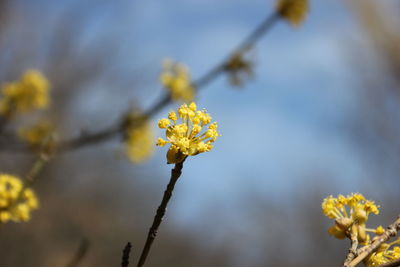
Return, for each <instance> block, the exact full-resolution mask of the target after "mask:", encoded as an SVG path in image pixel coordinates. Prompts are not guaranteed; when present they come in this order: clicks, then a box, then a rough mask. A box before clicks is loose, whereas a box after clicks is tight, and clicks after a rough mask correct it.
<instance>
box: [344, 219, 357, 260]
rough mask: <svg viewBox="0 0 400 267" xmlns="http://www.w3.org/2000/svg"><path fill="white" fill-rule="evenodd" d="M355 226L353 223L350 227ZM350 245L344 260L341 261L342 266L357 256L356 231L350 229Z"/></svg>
mask: <svg viewBox="0 0 400 267" xmlns="http://www.w3.org/2000/svg"><path fill="white" fill-rule="evenodd" d="M354 227H355V226H354V225H353V226H352V228H354ZM350 237H351V238H350V240H351V246H350V249H349V252H348V253H347V256H346V260H345V261H344V263H343V266H347V265H348V264H349V263H350V262H351V261H352V260H353V259H354V258H355V257H356V256H357V247H358V238H357V234H356V231H353V230H352V231H351V235H350Z"/></svg>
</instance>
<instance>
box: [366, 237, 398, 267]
mask: <svg viewBox="0 0 400 267" xmlns="http://www.w3.org/2000/svg"><path fill="white" fill-rule="evenodd" d="M394 245H400V238H399V239H397V240H396V241H394V242H392V243H389V244H386V243H384V244H382V245H381V246H380V247H379V248H378V250H377V251H375V252H374V253H372V254H371V255H370V256H369V257H368V258H367V259H366V261H365V265H366V266H367V267H374V266H379V265H381V264H385V263H388V262H391V261H394V260H397V259H400V247H399V246H396V247H394V248H393V249H390V247H391V246H394Z"/></svg>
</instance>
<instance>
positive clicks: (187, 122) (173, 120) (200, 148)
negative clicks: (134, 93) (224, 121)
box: [157, 102, 220, 163]
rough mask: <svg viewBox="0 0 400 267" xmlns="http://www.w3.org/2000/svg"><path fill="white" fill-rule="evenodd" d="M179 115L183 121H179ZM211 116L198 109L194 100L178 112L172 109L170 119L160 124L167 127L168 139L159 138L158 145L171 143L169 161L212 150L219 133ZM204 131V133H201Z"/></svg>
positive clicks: (176, 161)
mask: <svg viewBox="0 0 400 267" xmlns="http://www.w3.org/2000/svg"><path fill="white" fill-rule="evenodd" d="M178 117H179V118H180V120H181V122H182V123H178V122H177V121H178ZM210 123H211V116H210V115H209V114H208V113H207V112H206V111H205V110H197V106H196V104H195V103H194V102H192V103H191V104H190V105H189V106H188V105H187V104H183V105H182V106H180V107H179V108H178V114H176V113H175V112H174V111H171V112H170V113H169V114H168V119H161V120H160V121H159V122H158V126H159V127H160V128H161V129H166V136H167V140H164V139H163V138H158V141H157V145H158V146H165V145H166V144H171V146H170V148H169V150H168V153H167V163H179V162H181V161H183V160H184V159H185V158H186V157H187V156H194V155H197V154H199V153H203V152H206V151H210V150H211V149H212V148H213V145H212V143H213V142H214V141H215V140H216V139H217V137H218V136H220V135H219V133H218V130H217V127H218V126H217V123H216V122H214V123H211V124H210ZM201 132H202V133H201Z"/></svg>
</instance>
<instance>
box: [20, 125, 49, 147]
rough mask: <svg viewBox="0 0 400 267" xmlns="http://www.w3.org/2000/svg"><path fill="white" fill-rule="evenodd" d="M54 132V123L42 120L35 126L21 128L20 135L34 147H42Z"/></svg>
mask: <svg viewBox="0 0 400 267" xmlns="http://www.w3.org/2000/svg"><path fill="white" fill-rule="evenodd" d="M54 132H55V127H54V125H53V124H52V123H51V122H49V121H46V120H42V121H39V122H38V123H36V124H34V125H33V126H30V127H26V128H21V129H19V131H18V136H19V138H21V139H22V140H23V141H25V142H27V143H28V144H29V145H31V146H33V147H40V146H41V145H43V143H44V142H46V139H48V138H49V136H50V135H51V134H52V133H54Z"/></svg>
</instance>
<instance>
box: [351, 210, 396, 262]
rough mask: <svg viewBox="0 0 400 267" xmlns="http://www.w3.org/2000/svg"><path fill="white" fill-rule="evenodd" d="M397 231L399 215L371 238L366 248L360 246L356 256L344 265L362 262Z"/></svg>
mask: <svg viewBox="0 0 400 267" xmlns="http://www.w3.org/2000/svg"><path fill="white" fill-rule="evenodd" d="M398 231H400V216H399V217H398V218H397V220H396V221H395V222H394V223H392V224H391V225H389V227H388V228H387V230H386V231H385V232H384V233H383V234H382V235H380V236H379V237H377V238H376V239H375V240H373V241H372V243H371V245H369V246H367V247H366V248H362V249H361V250H360V253H358V256H357V257H356V258H355V259H354V260H352V261H351V262H350V263H349V264H347V265H345V267H355V266H357V264H359V263H360V262H362V261H363V260H364V259H365V258H366V257H368V256H369V255H371V254H372V253H373V252H375V251H376V250H377V249H378V248H379V246H380V245H382V244H383V243H384V242H386V241H388V240H389V238H391V237H394V236H396V235H397V232H398Z"/></svg>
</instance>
